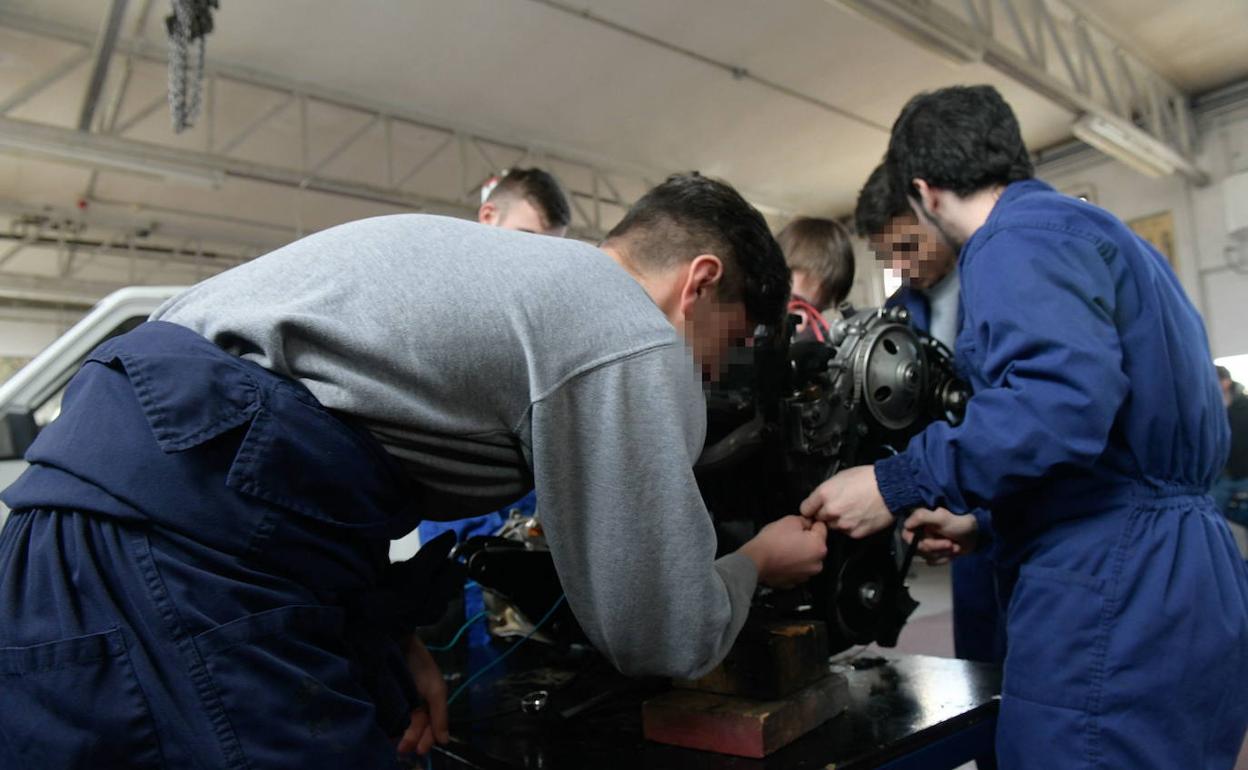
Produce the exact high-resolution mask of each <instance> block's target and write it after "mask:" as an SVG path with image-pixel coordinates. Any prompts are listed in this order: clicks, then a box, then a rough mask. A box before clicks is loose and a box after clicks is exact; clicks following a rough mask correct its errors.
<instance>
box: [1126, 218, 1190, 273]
mask: <svg viewBox="0 0 1248 770" xmlns="http://www.w3.org/2000/svg"><path fill="white" fill-rule="evenodd" d="M1127 227H1130V228H1131V229H1132V230H1134V231H1135V234H1136V235H1138V236H1140V237H1141V238H1143V239H1144V240H1146V241H1148V242H1149V243H1151V244H1153V248H1155V249H1157V250H1158V251H1160V252H1161V253H1162V254H1163V255H1165V257H1166V261H1167V262H1169V263H1170V267H1172V268H1174V269H1176V270H1177V269H1178V265H1177V264H1175V261H1174V256H1175V255H1174V215H1173V214H1172V213H1171V212H1169V211H1162V212H1160V213H1158V214H1149V215H1148V216H1146V217H1139V218H1138V219H1132V220H1131V221H1130V222H1127Z"/></svg>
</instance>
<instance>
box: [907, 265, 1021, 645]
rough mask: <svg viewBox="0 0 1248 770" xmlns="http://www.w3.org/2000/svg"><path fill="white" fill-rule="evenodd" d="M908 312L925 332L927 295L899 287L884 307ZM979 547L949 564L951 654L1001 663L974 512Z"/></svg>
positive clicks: (985, 541) (984, 539)
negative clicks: (951, 610) (951, 601)
mask: <svg viewBox="0 0 1248 770" xmlns="http://www.w3.org/2000/svg"><path fill="white" fill-rule="evenodd" d="M884 306H885V307H896V306H900V307H904V308H906V310H908V311H910V320H911V321H912V322H913V323H914V326H915V328H917V329H919V330H920V331H924V332H925V331H927V330H928V329H929V328H930V325H931V307H930V305H929V303H928V301H927V297H926V295H924V294H923V293H922V292H920V291H917V290H915V289H912V288H910V287H908V286H902V287H901V288H900V289H898V290H897V291H895V292H893V295H892V296H891V297H889V298H888V300H887V301H885V303H884ZM972 513H973V514H974V516H975V520H976V521H977V522H978V523H979V547H978V548H976V549H975V550H974V551H972V552H971V553H968V554H965V555H963V556H960V557H959V558H957V559H954V560H953V561H952V562H950V564H949V573H950V579H951V583H952V590H953V654H954V655H956V656H958V657H959V658H961V659H962V660H977V661H980V662H982V663H1000V662H1001V661H1002V659H1003V658H1004V657H1005V625H1004V621H1003V618H1002V617H1001V610H1000V608H999V606H998V604H997V576H996V572H995V569H996V568H995V567H994V566H993V559H992V551H991V543H992V516H991V515H990V514H989V513H988V511H985V510H983V509H982V508H977V509H976V510H974V511H972Z"/></svg>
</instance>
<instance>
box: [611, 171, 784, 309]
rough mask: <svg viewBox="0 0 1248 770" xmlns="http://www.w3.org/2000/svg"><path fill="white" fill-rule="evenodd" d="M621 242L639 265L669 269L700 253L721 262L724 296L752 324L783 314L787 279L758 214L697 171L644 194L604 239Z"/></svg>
mask: <svg viewBox="0 0 1248 770" xmlns="http://www.w3.org/2000/svg"><path fill="white" fill-rule="evenodd" d="M612 241H615V242H618V243H620V244H621V245H622V247H623V250H624V251H625V252H626V253H627V255H628V257H629V259H631V260H634V261H635V262H636V263H637V264H638V265H639V266H651V267H657V268H667V267H671V266H672V265H676V264H680V263H682V262H689V261H691V260H693V259H694V258H695V257H697V256H698V255H699V254H714V255H715V256H717V257H719V258H720V259H721V260H722V261H723V263H724V275H723V278H722V279H721V280H720V284H719V285H720V292H719V296H720V298H721V299H724V300H727V301H738V300H739V301H741V302H743V303H744V304H745V311H746V313H747V314H748V315H749V317H750V319H751V320H752V321H754V322H756V323H767V324H771V323H778V322H779V321H780V319H782V318H783V317H784V313H785V308H786V307H787V306H788V300H789V283H790V280H791V278H792V276H791V274H790V273H789V268H788V266H787V265H785V263H784V254H783V253H782V252H781V251H780V246H779V245H777V244H776V239H775V238H773V237H772V236H771V229H770V228H769V227H768V226H767V222H766V220H764V219H763V215H762V214H760V213H759V212H758V209H756V208H754V207H753V206H751V205H750V204H749V203H747V202H746V200H745V199H744V198H742V197H741V195H740V193H738V192H737V191H736V190H734V189H733V188H732V186H731V185H729V184H728V183H726V182H722V181H720V180H718V179H711V178H710V177H705V176H702V175H701V174H699V173H698V172H696V171H694V172H691V173H688V174H674V175H672V176H670V177H668V178H667V180H666V181H664V182H663V183H662V184H660V185H659V186H657V187H655V188H654V189H652V190H650V191H649V192H647V193H646V194H645V195H643V196H642V197H641V199H640V200H638V201H637V202H636V203H634V204H633V206H632V208H630V209H629V210H628V213H626V214H625V215H624V218H623V219H621V220H620V222H619V224H617V225H616V226H615V227H613V228H611V232H609V233H607V237H606V240H605V241H604V242H605V243H610V242H612Z"/></svg>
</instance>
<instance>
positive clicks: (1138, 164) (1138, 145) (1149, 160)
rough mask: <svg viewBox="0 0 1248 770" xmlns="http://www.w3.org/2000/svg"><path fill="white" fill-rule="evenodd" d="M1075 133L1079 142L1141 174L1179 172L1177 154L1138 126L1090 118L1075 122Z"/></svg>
mask: <svg viewBox="0 0 1248 770" xmlns="http://www.w3.org/2000/svg"><path fill="white" fill-rule="evenodd" d="M1072 130H1073V131H1074V134H1075V136H1076V137H1077V138H1078V139H1079V141H1081V142H1083V143H1084V144H1087V145H1090V146H1091V147H1094V148H1096V149H1097V150H1100V151H1101V152H1103V153H1105V154H1106V155H1108V156H1109V157H1111V158H1113V159H1114V160H1116V161H1118V162H1120V163H1122V164H1123V165H1126V166H1129V167H1131V168H1133V169H1135V170H1136V171H1138V172H1140V173H1141V174H1145V175H1147V176H1154V177H1162V176H1169V175H1171V174H1173V173H1174V172H1175V171H1177V170H1178V169H1179V164H1178V163H1176V162H1175V160H1176V159H1175V158H1173V157H1172V155H1173V153H1174V151H1173V150H1171V149H1170V148H1168V147H1166V146H1165V145H1163V144H1162V143H1161V142H1158V141H1157V140H1156V139H1153V138H1152V137H1151V136H1148V135H1147V134H1145V133H1144V132H1143V131H1141V130H1140V129H1138V128H1136V127H1135V126H1130V125H1124V124H1122V123H1121V122H1119V121H1115V120H1110V119H1109V118H1105V117H1103V116H1101V115H1091V114H1089V115H1084V116H1083V117H1082V118H1079V120H1077V121H1075V125H1074V126H1073V128H1072Z"/></svg>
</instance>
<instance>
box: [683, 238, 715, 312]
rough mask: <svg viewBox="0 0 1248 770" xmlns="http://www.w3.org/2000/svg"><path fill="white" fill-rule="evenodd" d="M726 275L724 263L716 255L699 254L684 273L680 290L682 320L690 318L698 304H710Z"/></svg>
mask: <svg viewBox="0 0 1248 770" xmlns="http://www.w3.org/2000/svg"><path fill="white" fill-rule="evenodd" d="M723 275H724V263H723V262H721V261H720V259H719V257H717V256H715V255H714V254H699V255H698V256H696V257H694V258H693V261H692V262H690V263H689V264H688V265H687V266H686V267H685V271H684V283H683V285H682V286H681V289H680V300H679V306H678V307H679V311H680V316H681V318H689V317H690V316H691V315H692V314H693V309H694V307H695V306H696V305H697V303H698V302H709V301H710V300H711V298H712V297H713V296H714V295H715V293H716V289H717V288H718V286H719V282H720V280H721V279H722V278H723Z"/></svg>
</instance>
